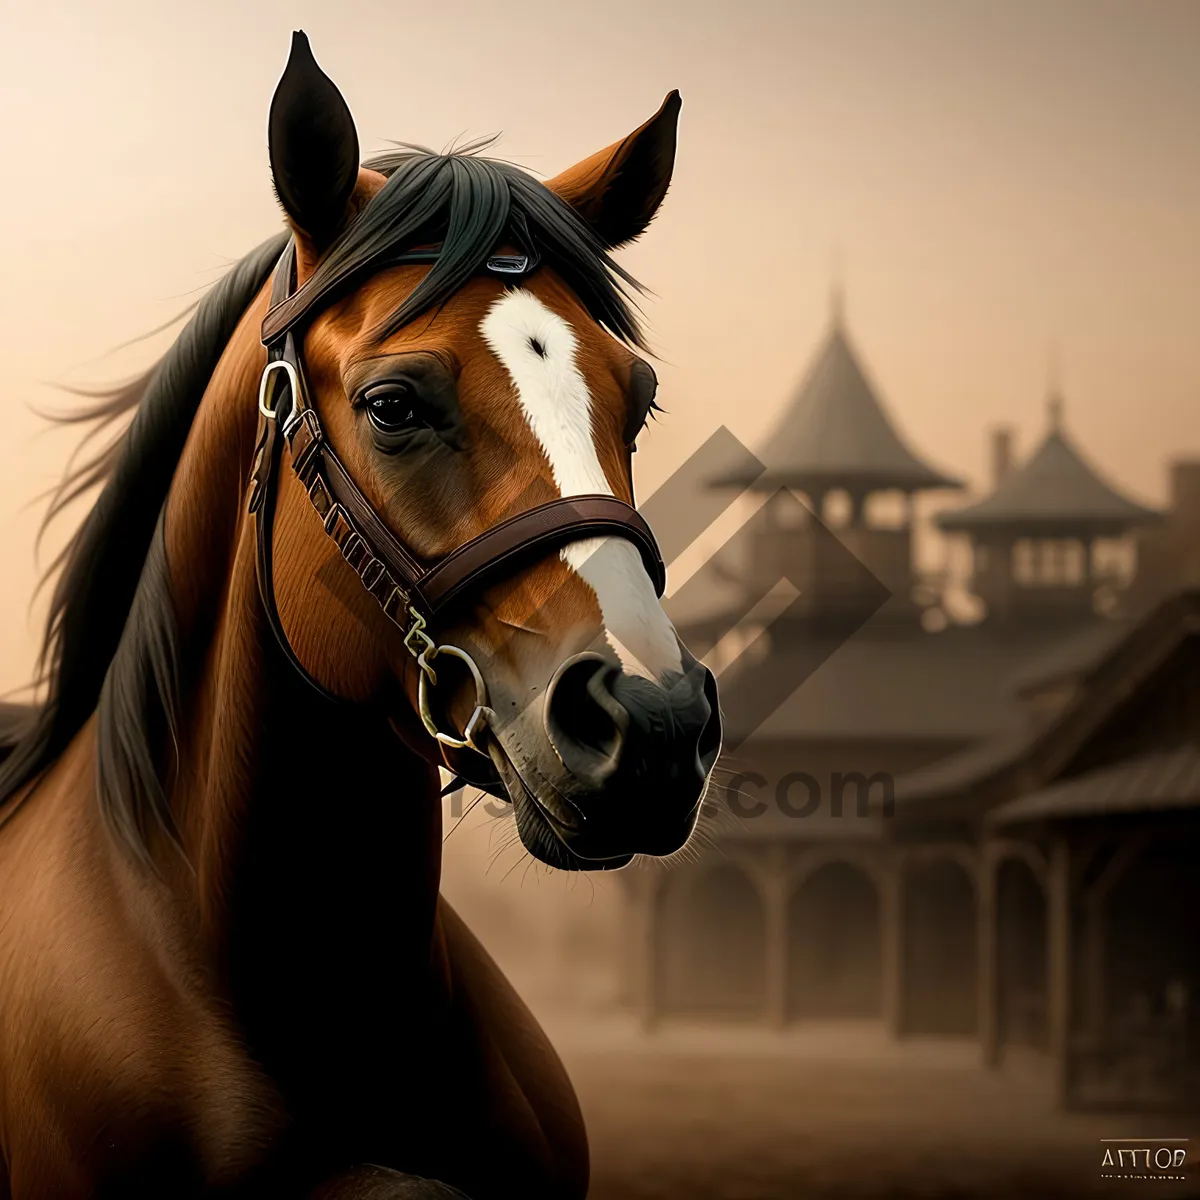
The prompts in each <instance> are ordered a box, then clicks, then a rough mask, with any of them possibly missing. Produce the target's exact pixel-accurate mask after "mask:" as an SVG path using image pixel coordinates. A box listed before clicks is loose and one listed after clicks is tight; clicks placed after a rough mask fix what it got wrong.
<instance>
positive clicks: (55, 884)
mask: <svg viewBox="0 0 1200 1200" xmlns="http://www.w3.org/2000/svg"><path fill="white" fill-rule="evenodd" d="M679 108H680V100H679V96H678V93H671V94H670V95H669V96H668V97H667V98H666V100H665V101H664V103H663V105H662V107H661V108H660V110H659V111H658V112H657V113H656V115H655V116H653V117H652V118H651V119H650V120H649V121H647V122H646V123H645V124H644V125H642V126H641V127H640V128H638V129H637V130H635V131H634V132H633V133H632V134H630V135H629V136H628V137H625V138H624V139H622V140H620V141H618V142H616V143H614V144H613V145H611V146H609V147H608V148H607V149H604V150H601V151H599V152H598V153H596V154H593V155H591V156H590V157H589V158H586V159H584V160H583V161H582V162H580V163H578V164H577V165H576V166H575V167H573V168H571V169H569V170H567V171H565V172H564V173H563V174H561V175H559V176H557V177H555V178H553V179H550V180H549V181H547V182H541V181H539V180H538V179H536V178H535V177H534V176H532V175H531V174H529V173H527V172H525V171H524V170H522V169H519V168H518V167H516V166H514V165H512V164H509V163H506V162H504V161H501V160H498V159H494V158H489V157H487V156H486V155H485V154H484V153H483V150H484V149H486V146H482V147H481V146H480V145H472V146H466V147H461V148H459V149H457V150H450V151H447V152H445V153H435V152H433V151H430V150H426V149H422V148H420V147H416V146H409V145H407V144H397V146H396V148H395V149H394V150H392V151H389V152H388V153H386V154H383V155H380V156H377V157H374V158H369V159H367V160H366V161H365V163H362V164H361V165H360V154H359V143H358V136H357V133H356V130H355V125H354V121H353V118H352V116H351V114H350V111H349V108H348V107H347V105H346V102H345V100H344V99H343V98H342V96H341V93H340V92H339V91H338V89H337V87H336V86H335V85H334V83H333V82H332V81H331V80H330V79H329V78H328V76H326V75H325V73H324V72H323V71H322V70H321V69H320V67H319V66H318V65H317V62H316V60H315V58H314V57H313V53H312V49H311V47H310V45H309V42H308V39H307V38H306V37H305V36H304V34H303V33H296V34H295V35H294V36H293V40H292V45H291V51H290V55H289V58H288V62H287V66H286V69H285V70H284V73H283V75H282V77H281V79H280V81H279V84H278V87H277V89H276V92H275V94H274V97H273V99H272V102H271V108H270V113H269V122H268V144H269V158H270V166H271V173H272V177H273V182H274V188H275V192H276V194H277V198H278V200H279V202H280V205H281V207H282V209H283V214H284V217H285V221H286V228H285V229H283V230H282V231H281V232H280V233H279V234H277V235H276V236H274V237H272V238H271V239H270V240H268V241H267V242H265V243H264V244H263V245H262V246H260V247H259V248H258V249H256V250H254V251H253V252H252V253H250V254H248V255H247V256H246V257H245V258H243V259H242V260H241V261H240V262H238V263H237V264H236V265H235V266H234V267H233V268H232V269H231V270H230V271H229V272H228V273H227V274H226V275H225V276H224V277H223V278H222V279H221V280H220V282H219V283H218V284H217V285H215V286H214V288H213V289H212V290H210V291H209V292H208V293H207V294H206V295H205V297H204V298H203V300H202V301H201V302H200V303H199V304H198V306H197V307H196V308H195V310H194V311H193V313H192V315H191V317H190V320H189V321H188V323H187V325H186V326H185V327H184V328H183V330H182V332H181V333H180V334H179V336H178V338H177V339H176V341H175V342H174V344H173V345H172V346H171V348H170V349H169V351H168V352H167V353H166V354H165V356H164V357H163V358H162V359H161V360H160V361H159V362H158V363H157V364H156V366H155V367H154V368H153V369H152V370H150V371H149V372H148V373H147V374H146V375H144V376H142V377H140V378H139V379H138V380H136V381H134V382H133V383H131V384H129V385H126V386H124V387H122V388H119V389H115V390H114V391H112V392H110V393H106V394H105V395H104V396H103V397H102V398H101V399H100V400H98V401H94V402H93V404H92V407H90V408H89V409H88V410H87V411H86V413H85V414H84V415H85V416H86V417H87V418H88V419H91V420H93V421H95V422H98V423H99V424H100V425H105V424H112V423H113V422H117V421H121V420H126V424H124V425H123V426H118V428H119V429H120V430H121V432H119V433H118V434H117V435H116V436H115V440H113V441H112V442H111V443H110V444H109V446H108V447H107V448H106V449H105V450H104V451H102V452H101V453H99V454H98V455H97V456H96V457H95V458H93V459H92V460H90V462H89V463H88V464H87V465H86V466H85V467H84V468H81V469H80V470H79V472H77V473H76V474H75V475H74V476H71V477H69V478H68V480H67V481H65V482H64V484H63V488H64V492H63V493H61V494H60V495H59V497H58V500H57V502H56V503H57V504H58V505H59V506H61V505H62V504H63V503H65V502H66V501H67V499H69V498H70V497H71V496H74V495H75V494H77V493H78V492H80V491H81V490H83V489H85V488H86V487H88V486H89V485H92V484H94V485H96V487H97V489H98V491H97V495H96V500H95V503H94V506H93V507H92V508H91V509H90V510H89V511H88V513H87V515H86V517H85V519H84V520H83V522H82V524H81V525H80V527H79V530H78V532H77V533H76V534H75V535H74V537H73V539H72V541H71V542H70V543H69V544H68V546H67V548H66V550H65V551H64V554H63V556H62V557H61V560H60V562H59V564H58V574H57V576H56V582H55V585H54V589H53V592H52V596H51V606H50V619H49V622H48V625H47V630H46V635H45V642H44V645H43V658H42V662H43V673H42V690H41V691H40V692H39V693H38V698H39V700H40V703H37V704H28V705H8V706H4V707H3V708H0V746H2V752H0V760H2V761H0V804H2V807H0V814H2V817H3V825H2V826H0V1198H2V1200H84V1198H85V1197H87V1198H89V1200H90V1198H99V1200H109V1198H113V1197H120V1198H121V1200H129V1198H131V1197H134V1198H136V1197H151V1196H153V1197H156V1198H163V1197H172V1198H179V1197H195V1198H209V1197H237V1198H240V1197H255V1198H258V1197H269V1198H277V1200H301V1198H311V1200H349V1198H351V1197H353V1198H356V1200H399V1198H400V1197H404V1198H406V1200H422V1198H424V1200H433V1198H435V1197H442V1198H446V1197H455V1196H457V1197H463V1196H466V1197H471V1198H473V1200H486V1198H488V1197H514V1196H522V1197H531V1198H540V1197H547V1198H549V1197H554V1198H563V1200H571V1198H578V1197H583V1196H584V1195H585V1194H586V1192H587V1188H588V1179H589V1163H588V1143H587V1136H586V1130H585V1127H584V1123H583V1120H582V1117H581V1113H580V1108H579V1105H578V1102H577V1099H576V1097H575V1094H574V1092H573V1090H572V1086H571V1083H570V1081H569V1079H568V1076H567V1074H566V1072H565V1070H564V1067H563V1066H562V1063H561V1061H560V1060H559V1058H558V1057H557V1055H556V1053H555V1051H554V1050H553V1048H552V1047H551V1045H550V1043H549V1041H548V1039H547V1037H546V1035H545V1034H544V1033H543V1031H542V1030H541V1028H540V1027H539V1025H538V1024H537V1022H536V1020H535V1019H534V1017H533V1016H532V1015H531V1013H530V1012H529V1010H528V1009H527V1008H526V1007H525V1006H524V1004H523V1003H522V1001H521V1000H520V998H519V997H518V996H517V994H516V993H515V991H514V990H513V988H512V987H511V985H510V984H509V983H508V981H507V980H506V979H505V977H504V976H503V974H502V973H501V971H500V970H499V968H498V967H497V966H496V964H495V963H494V962H493V961H492V960H491V959H490V958H489V956H488V955H487V953H486V952H485V951H484V950H483V948H482V947H481V945H480V943H479V942H478V941H477V940H476V939H475V937H474V936H473V935H472V933H471V932H470V930H469V929H468V928H467V926H466V925H465V924H464V922H463V921H462V920H461V919H460V918H459V917H458V916H457V915H456V914H455V912H454V911H453V909H452V908H451V907H450V905H449V904H447V903H446V901H445V900H444V899H442V898H441V897H440V896H439V870H440V852H441V839H442V825H441V821H442V814H441V802H440V788H441V785H442V780H441V777H440V775H439V767H445V768H447V769H448V770H450V771H452V772H454V773H455V774H456V776H457V778H455V779H453V781H452V783H451V786H459V785H461V783H462V781H463V780H466V781H469V782H471V783H472V784H474V785H475V786H477V787H479V788H481V789H482V790H484V791H486V792H491V793H492V794H494V795H496V796H498V797H501V798H503V799H504V800H506V801H507V802H509V803H511V805H512V806H513V811H514V812H515V818H516V826H517V830H518V832H519V836H520V839H521V841H522V842H523V844H524V847H525V848H526V850H527V851H528V853H529V854H530V855H532V856H533V857H534V858H535V859H537V860H540V861H541V862H543V863H546V864H549V865H550V866H552V867H556V868H559V869H562V870H568V871H575V870H613V869H619V868H621V867H624V866H626V865H627V864H629V863H630V862H631V861H632V860H633V859H634V858H635V856H638V855H646V856H662V855H668V854H670V853H672V852H674V851H676V850H677V849H679V848H680V847H681V846H682V845H684V843H685V842H686V841H687V839H688V837H689V836H690V834H691V832H692V830H693V827H694V825H695V823H696V819H697V814H698V811H699V809H700V806H701V804H702V801H703V797H704V794H705V789H706V786H707V782H708V780H709V776H710V774H711V772H712V769H713V764H714V762H715V760H716V757H717V755H718V753H719V749H720V741H721V727H720V713H719V707H718V701H717V694H716V690H715V685H714V682H713V678H712V676H711V674H710V673H709V672H708V671H707V670H706V669H705V668H704V667H703V666H702V665H701V664H700V663H698V662H697V661H696V659H695V658H693V657H692V656H691V655H690V654H689V653H688V651H687V649H686V648H685V647H684V646H683V645H682V643H681V641H680V639H679V637H678V636H677V634H676V632H675V630H674V629H673V627H672V626H671V624H670V622H669V620H668V619H667V617H666V615H665V613H664V611H663V609H662V606H661V603H660V598H661V595H662V590H663V587H664V578H663V573H662V563H661V559H660V558H659V556H658V555H657V547H656V545H655V543H654V539H653V535H652V534H651V533H650V531H649V529H648V527H647V526H646V525H645V522H644V521H643V520H642V519H641V518H640V516H639V515H638V514H637V512H636V510H635V507H634V497H633V490H632V489H633V479H632V461H633V460H632V453H633V451H634V449H635V448H636V446H635V443H636V439H637V437H638V435H639V433H640V432H641V430H642V428H643V427H644V425H645V424H646V422H647V420H648V419H649V418H650V416H651V414H652V413H653V412H654V411H655V410H656V408H657V406H656V405H655V402H654V398H655V388H656V381H655V376H654V372H653V369H652V368H651V366H650V364H649V362H648V361H647V359H646V357H645V356H644V352H645V351H646V346H645V343H644V340H643V336H642V334H641V333H640V331H639V325H638V320H637V312H636V298H635V293H636V292H637V291H638V287H639V285H638V284H637V283H636V281H635V280H634V279H633V278H632V277H631V276H630V275H629V274H628V273H626V272H625V271H624V270H623V269H622V268H620V267H619V266H618V265H617V263H616V262H615V260H614V258H613V257H612V255H613V253H614V252H615V251H616V250H617V249H618V248H619V247H621V246H623V245H625V244H627V243H629V242H631V241H632V240H633V239H635V238H637V237H638V236H639V235H641V234H642V233H643V232H644V230H645V229H646V227H647V226H648V225H649V223H650V221H651V219H652V218H653V217H654V216H655V214H656V212H657V211H658V210H659V206H660V205H661V203H662V201H663V198H664V196H665V194H666V192H667V188H668V185H669V183H670V180H671V174H672V170H673V165H674V159H675V148H676V136H677V135H676V130H677V118H678V113H679ZM639 351H641V352H643V353H639Z"/></svg>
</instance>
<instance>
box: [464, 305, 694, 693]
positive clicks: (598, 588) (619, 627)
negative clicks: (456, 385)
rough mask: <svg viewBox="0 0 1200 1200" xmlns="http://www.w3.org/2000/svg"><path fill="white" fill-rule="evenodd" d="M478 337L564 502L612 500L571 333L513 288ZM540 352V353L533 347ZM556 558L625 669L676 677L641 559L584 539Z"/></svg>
mask: <svg viewBox="0 0 1200 1200" xmlns="http://www.w3.org/2000/svg"><path fill="white" fill-rule="evenodd" d="M479 328H480V333H482V334H483V338H484V341H486V342H487V344H488V346H489V347H490V348H491V350H492V353H493V354H495V356H496V357H497V358H498V359H499V360H500V361H501V363H503V364H504V367H505V369H506V370H507V371H508V373H509V375H510V377H511V378H512V381H513V386H514V387H515V389H516V392H517V397H518V399H519V400H520V403H521V410H522V412H524V414H525V419H526V420H527V421H528V422H529V427H530V429H532V430H533V434H534V436H535V437H536V438H537V439H538V441H539V442H540V443H541V445H542V449H543V450H544V451H545V454H546V458H547V459H548V460H549V462H550V470H551V472H552V473H553V475H554V482H555V483H556V484H557V485H558V490H559V494H560V495H562V496H583V495H587V494H589V493H591V494H597V493H598V494H601V495H606V496H611V495H612V494H613V490H612V488H611V487H610V486H609V483H608V479H607V478H606V477H605V474H604V469H603V467H601V465H600V460H599V458H598V457H597V456H596V446H595V442H594V441H593V438H592V397H591V393H590V392H589V391H588V386H587V381H586V380H585V379H584V378H583V376H582V374H580V371H579V368H578V367H577V366H576V364H575V351H576V349H577V345H578V343H577V342H576V340H575V334H574V331H573V330H572V329H571V326H570V325H568V324H567V322H566V321H564V320H563V319H562V317H560V316H559V315H558V314H557V313H555V312H552V311H551V310H550V309H548V308H547V307H546V306H545V305H544V304H543V303H542V302H541V301H540V300H539V299H538V298H537V297H536V296H535V295H533V293H532V292H527V291H525V290H524V289H517V290H515V291H511V292H509V293H507V294H506V295H504V296H502V297H501V298H500V299H499V300H497V301H496V303H495V304H493V305H492V307H491V308H490V309H489V310H488V314H487V316H486V317H484V319H483V323H482V324H481V325H480V327H479ZM535 342H536V343H537V346H539V347H541V353H539V352H538V349H537V348H536V347H535V345H534V343H535ZM560 557H561V558H562V560H563V562H565V563H566V564H567V565H568V566H569V567H571V568H572V569H573V570H574V571H575V572H576V573H577V574H578V575H579V576H580V577H581V578H582V579H583V580H584V581H585V582H587V583H588V584H589V586H590V587H591V588H592V590H593V591H594V592H595V593H596V599H597V601H598V602H599V604H600V613H601V619H602V620H603V622H604V630H605V635H606V636H607V638H608V641H609V643H610V644H611V645H612V647H613V649H614V650H615V651H616V652H617V656H618V657H619V658H620V660H621V665H622V666H623V667H624V668H625V670H627V671H633V672H636V673H637V674H639V675H644V676H647V677H648V678H651V679H653V678H656V677H659V676H661V675H662V674H663V673H664V672H665V671H680V670H681V669H682V664H681V661H680V657H679V642H678V640H677V639H676V637H675V631H674V629H673V628H672V627H671V623H670V621H668V620H667V617H666V614H665V613H664V612H663V610H662V606H661V605H660V604H659V602H658V597H657V596H655V594H654V588H653V586H652V585H651V583H650V577H649V576H648V575H647V574H646V569H645V567H644V566H643V564H642V559H641V555H640V554H638V552H637V550H636V549H635V548H634V547H633V546H632V545H631V544H630V543H629V542H628V541H626V540H625V539H624V538H589V539H588V540H587V541H583V542H572V543H571V544H570V545H569V546H565V547H564V548H563V549H562V551H561V553H560Z"/></svg>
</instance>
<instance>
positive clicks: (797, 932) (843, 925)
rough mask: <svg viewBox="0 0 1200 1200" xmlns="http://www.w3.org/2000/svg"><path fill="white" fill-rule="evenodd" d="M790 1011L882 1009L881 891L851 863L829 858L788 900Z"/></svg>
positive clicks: (858, 1013) (842, 1013)
mask: <svg viewBox="0 0 1200 1200" xmlns="http://www.w3.org/2000/svg"><path fill="white" fill-rule="evenodd" d="M787 930H788V1014H789V1016H791V1017H874V1016H878V1015H879V1012H880V936H879V894H878V892H877V891H876V890H875V885H874V884H873V883H872V882H871V880H870V879H869V878H868V877H867V876H866V875H865V874H864V873H863V872H862V871H861V870H860V869H859V868H858V867H855V866H852V865H851V864H850V863H844V862H834V863H827V864H826V865H825V866H823V867H819V868H818V869H817V870H816V871H814V872H813V873H812V874H811V875H810V876H809V877H808V878H807V879H806V880H805V881H804V882H803V883H802V884H801V885H800V886H799V887H798V888H797V889H796V891H795V892H793V894H792V896H791V899H790V900H789V901H788V909H787Z"/></svg>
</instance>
